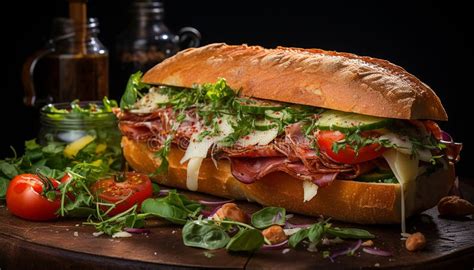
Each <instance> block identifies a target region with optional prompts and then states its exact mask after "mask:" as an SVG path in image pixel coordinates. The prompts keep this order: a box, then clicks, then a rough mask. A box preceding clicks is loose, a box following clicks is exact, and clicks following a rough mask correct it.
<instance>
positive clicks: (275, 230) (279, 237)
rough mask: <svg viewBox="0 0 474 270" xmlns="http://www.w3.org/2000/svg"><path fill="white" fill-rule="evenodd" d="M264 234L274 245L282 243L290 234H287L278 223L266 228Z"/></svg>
mask: <svg viewBox="0 0 474 270" xmlns="http://www.w3.org/2000/svg"><path fill="white" fill-rule="evenodd" d="M262 235H263V236H264V237H265V238H267V239H268V241H270V243H272V244H273V245H274V244H278V243H281V242H283V241H285V240H286V239H287V238H288V236H286V234H285V232H284V231H283V228H282V227H280V226H278V225H273V226H271V227H268V228H266V229H265V230H263V231H262Z"/></svg>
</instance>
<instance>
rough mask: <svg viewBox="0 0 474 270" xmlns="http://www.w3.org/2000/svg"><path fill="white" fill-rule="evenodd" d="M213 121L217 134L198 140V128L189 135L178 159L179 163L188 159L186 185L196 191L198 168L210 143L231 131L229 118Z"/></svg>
mask: <svg viewBox="0 0 474 270" xmlns="http://www.w3.org/2000/svg"><path fill="white" fill-rule="evenodd" d="M215 121H217V123H218V126H219V131H220V132H219V134H218V135H216V136H212V137H210V136H206V137H204V138H202V140H199V139H198V137H199V134H201V132H202V129H199V130H198V131H197V132H195V133H193V135H192V136H191V139H190V140H189V145H188V148H187V149H186V152H185V153H184V156H183V158H182V159H181V160H180V163H181V164H183V163H185V162H186V161H189V162H188V165H187V168H186V173H187V175H186V187H187V188H188V189H189V190H192V191H196V190H197V189H198V186H199V185H198V179H199V169H200V168H201V164H202V161H203V159H205V158H206V156H207V153H208V152H209V149H210V148H211V147H212V145H213V144H215V143H217V142H218V141H220V140H222V139H223V138H225V137H226V136H227V135H229V134H230V133H232V132H233V128H232V126H231V124H230V119H229V118H227V117H225V118H217V119H215Z"/></svg>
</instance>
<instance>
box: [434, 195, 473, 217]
mask: <svg viewBox="0 0 474 270" xmlns="http://www.w3.org/2000/svg"><path fill="white" fill-rule="evenodd" d="M438 211H439V214H440V215H442V216H451V217H462V216H465V215H470V214H474V205H472V204H471V203H470V202H469V201H466V200H464V199H461V198H459V197H458V196H446V197H444V198H442V199H441V200H440V201H439V203H438Z"/></svg>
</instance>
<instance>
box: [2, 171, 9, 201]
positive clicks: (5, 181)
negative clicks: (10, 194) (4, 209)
mask: <svg viewBox="0 0 474 270" xmlns="http://www.w3.org/2000/svg"><path fill="white" fill-rule="evenodd" d="M9 182H10V180H8V179H7V178H4V177H1V176H0V200H2V199H5V195H6V194H7V189H8V183H9Z"/></svg>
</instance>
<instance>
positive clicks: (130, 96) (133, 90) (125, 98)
mask: <svg viewBox="0 0 474 270" xmlns="http://www.w3.org/2000/svg"><path fill="white" fill-rule="evenodd" d="M142 75H143V73H142V72H141V71H137V72H136V73H134V74H132V75H131V76H130V78H129V79H128V82H127V87H126V88H125V92H124V94H123V95H122V99H121V100H120V109H122V110H128V109H131V108H132V107H133V105H134V104H135V102H137V100H138V98H140V97H142V96H143V94H142V93H141V91H143V90H145V89H148V88H150V86H149V85H148V84H145V83H142V82H141V79H142Z"/></svg>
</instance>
